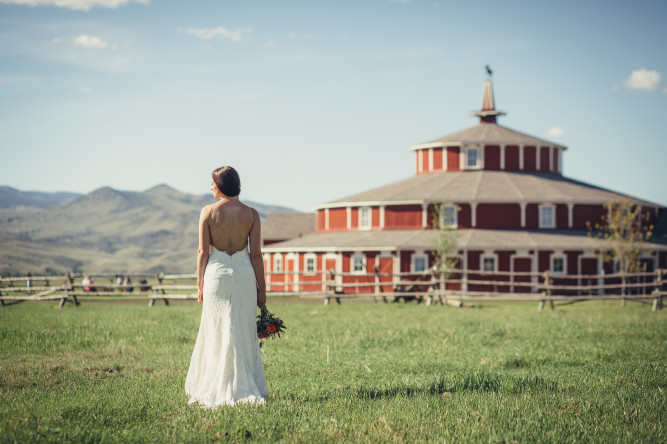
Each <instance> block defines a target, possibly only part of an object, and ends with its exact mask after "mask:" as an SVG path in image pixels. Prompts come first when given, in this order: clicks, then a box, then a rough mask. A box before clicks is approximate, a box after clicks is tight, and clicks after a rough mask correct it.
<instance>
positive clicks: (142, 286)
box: [139, 278, 151, 291]
mask: <svg viewBox="0 0 667 444" xmlns="http://www.w3.org/2000/svg"><path fill="white" fill-rule="evenodd" d="M139 285H140V287H139V290H141V291H148V290H150V289H151V286H150V285H148V281H147V280H146V278H141V280H140V281H139Z"/></svg>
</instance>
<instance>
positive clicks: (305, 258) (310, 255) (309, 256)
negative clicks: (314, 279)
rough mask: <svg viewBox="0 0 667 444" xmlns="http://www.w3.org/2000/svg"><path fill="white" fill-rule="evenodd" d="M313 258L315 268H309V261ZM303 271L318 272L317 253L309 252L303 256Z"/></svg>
mask: <svg viewBox="0 0 667 444" xmlns="http://www.w3.org/2000/svg"><path fill="white" fill-rule="evenodd" d="M311 259H312V260H313V269H312V270H309V269H308V261H309V260H311ZM303 273H304V274H316V273H317V255H316V254H315V253H307V254H305V255H304V256H303Z"/></svg>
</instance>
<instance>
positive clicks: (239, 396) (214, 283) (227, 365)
mask: <svg viewBox="0 0 667 444" xmlns="http://www.w3.org/2000/svg"><path fill="white" fill-rule="evenodd" d="M256 315H257V284H256V279H255V273H254V270H253V267H252V264H251V262H250V255H249V254H248V250H247V247H246V248H245V249H243V250H240V251H237V252H236V253H234V254H233V255H231V256H230V255H229V254H227V253H226V252H224V251H219V250H218V249H216V248H215V247H213V246H212V247H211V254H210V256H209V259H208V264H207V265H206V271H205V272H204V306H203V309H202V316H201V324H200V326H199V334H198V335H197V342H196V343H195V348H194V352H193V353H192V359H191V360H190V369H189V370H188V376H187V378H186V379H185V392H186V393H187V394H188V396H189V397H190V404H192V403H195V402H198V403H199V404H201V405H202V406H205V407H217V406H220V405H234V404H235V403H238V402H245V403H254V404H263V403H264V399H265V398H266V397H267V396H268V395H269V391H268V388H267V385H266V376H265V375H264V367H263V365H262V356H261V354H260V350H259V341H258V340H257V324H256Z"/></svg>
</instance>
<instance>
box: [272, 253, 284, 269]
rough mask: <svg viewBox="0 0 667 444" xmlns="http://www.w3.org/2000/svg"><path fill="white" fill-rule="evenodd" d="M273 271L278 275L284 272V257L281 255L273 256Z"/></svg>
mask: <svg viewBox="0 0 667 444" xmlns="http://www.w3.org/2000/svg"><path fill="white" fill-rule="evenodd" d="M273 271H275V272H276V273H280V272H281V271H283V257H282V255H280V254H276V255H275V256H273Z"/></svg>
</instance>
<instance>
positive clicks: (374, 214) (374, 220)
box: [371, 207, 380, 228]
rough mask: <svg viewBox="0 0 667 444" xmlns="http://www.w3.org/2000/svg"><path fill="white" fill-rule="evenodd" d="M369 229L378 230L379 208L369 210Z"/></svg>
mask: <svg viewBox="0 0 667 444" xmlns="http://www.w3.org/2000/svg"><path fill="white" fill-rule="evenodd" d="M371 228H380V207H373V208H371Z"/></svg>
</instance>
